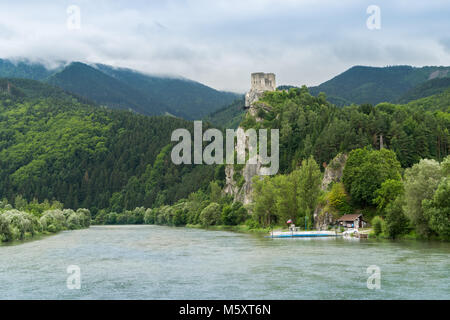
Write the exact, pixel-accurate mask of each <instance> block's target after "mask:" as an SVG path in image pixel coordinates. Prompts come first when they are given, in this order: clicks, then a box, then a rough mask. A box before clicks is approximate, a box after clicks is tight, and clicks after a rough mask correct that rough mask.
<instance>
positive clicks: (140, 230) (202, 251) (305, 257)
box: [0, 226, 450, 299]
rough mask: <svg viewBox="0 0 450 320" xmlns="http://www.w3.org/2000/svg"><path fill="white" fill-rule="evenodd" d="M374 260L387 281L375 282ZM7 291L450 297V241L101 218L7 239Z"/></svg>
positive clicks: (2, 269)
mask: <svg viewBox="0 0 450 320" xmlns="http://www.w3.org/2000/svg"><path fill="white" fill-rule="evenodd" d="M70 265H76V266H78V267H79V269H80V275H81V277H80V278H81V288H80V289H79V290H77V289H72V290H71V289H68V287H67V283H66V282H67V278H68V277H69V274H68V273H67V267H68V266H70ZM371 265H375V266H377V267H378V268H379V270H380V288H379V289H377V288H375V289H368V287H367V279H368V277H369V276H370V274H368V273H367V272H366V271H367V268H368V267H369V266H371ZM371 283H375V282H371ZM0 298H1V299H449V298H450V244H449V243H439V242H419V241H398V242H393V241H376V240H346V239H342V238H324V239H271V238H264V237H263V236H261V235H252V234H242V233H233V232H224V231H208V230H203V229H189V228H171V227H163V226H93V227H90V228H89V229H85V230H76V231H64V232H61V233H59V234H56V235H53V236H48V237H44V238H41V239H38V240H34V241H30V242H25V243H21V244H14V245H1V246H0Z"/></svg>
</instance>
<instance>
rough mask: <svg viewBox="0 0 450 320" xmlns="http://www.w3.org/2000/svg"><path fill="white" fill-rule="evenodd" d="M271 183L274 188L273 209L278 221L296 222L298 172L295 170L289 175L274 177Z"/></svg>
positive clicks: (297, 211)
mask: <svg viewBox="0 0 450 320" xmlns="http://www.w3.org/2000/svg"><path fill="white" fill-rule="evenodd" d="M272 183H273V186H274V188H275V195H276V200H275V207H276V215H277V218H278V221H283V222H285V221H287V220H289V219H293V220H294V221H295V220H297V218H298V216H299V207H298V201H297V189H298V184H299V171H298V170H296V171H294V172H292V173H291V174H289V175H278V176H275V177H274V178H272Z"/></svg>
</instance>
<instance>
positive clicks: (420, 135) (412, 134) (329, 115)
mask: <svg viewBox="0 0 450 320" xmlns="http://www.w3.org/2000/svg"><path fill="white" fill-rule="evenodd" d="M446 98H447V99H448V96H446ZM448 104H449V101H448V100H447V101H445V100H444V99H442V102H441V105H442V107H443V108H446V106H448ZM257 105H260V106H262V105H268V106H269V107H270V108H269V109H270V111H269V112H267V111H265V110H266V109H267V108H259V110H260V111H259V112H258V116H260V117H262V118H263V119H264V121H263V122H262V123H257V122H256V121H255V119H254V118H252V117H251V116H249V115H248V114H247V116H246V118H245V119H244V121H243V123H242V125H243V126H244V127H245V128H250V127H253V128H258V127H264V128H273V129H280V162H281V163H280V169H281V171H282V172H290V171H291V170H292V169H293V168H295V167H296V166H297V165H298V164H299V163H300V161H301V159H305V158H308V157H309V156H311V155H312V156H314V158H315V159H316V160H317V161H318V162H319V163H321V164H322V163H324V162H325V163H328V162H329V161H330V160H331V159H332V158H334V156H336V155H337V154H338V153H340V152H348V151H350V150H353V149H356V148H363V147H365V146H371V147H373V148H376V149H378V148H379V147H380V137H381V136H383V141H384V146H385V147H388V148H390V149H392V150H394V151H395V153H396V155H397V158H398V159H399V161H400V163H401V164H402V166H403V167H409V166H411V165H412V164H414V163H416V162H418V161H419V160H420V159H421V158H433V159H437V160H442V159H443V158H444V157H445V156H446V155H448V154H449V150H450V149H449V148H450V140H449V139H450V137H449V128H450V122H449V121H450V119H449V115H448V113H445V112H441V111H435V110H439V107H438V106H437V105H434V106H433V107H432V110H427V108H428V107H427V106H426V105H425V104H424V106H423V107H420V105H421V103H418V104H417V105H414V104H413V103H411V104H409V105H396V104H390V103H382V104H379V105H377V106H372V105H370V104H363V105H359V106H356V105H353V106H348V107H344V108H338V107H336V106H334V105H332V104H330V103H329V102H327V100H326V97H325V95H319V96H318V97H314V96H312V95H310V94H309V92H308V89H307V88H306V87H303V88H301V89H291V90H290V91H289V92H286V91H275V92H267V93H266V95H265V96H264V98H262V99H261V100H260V101H259V102H257ZM442 110H445V109H442Z"/></svg>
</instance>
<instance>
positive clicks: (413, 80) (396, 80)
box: [309, 66, 450, 106]
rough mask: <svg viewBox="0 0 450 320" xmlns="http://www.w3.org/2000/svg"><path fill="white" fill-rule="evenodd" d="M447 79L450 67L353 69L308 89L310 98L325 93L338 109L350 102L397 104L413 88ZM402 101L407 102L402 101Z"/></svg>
mask: <svg viewBox="0 0 450 320" xmlns="http://www.w3.org/2000/svg"><path fill="white" fill-rule="evenodd" d="M446 77H450V67H422V68H416V67H411V66H392V67H384V68H377V67H366V66H355V67H352V68H350V69H348V70H347V71H345V72H343V73H341V74H339V75H337V76H336V77H334V78H333V79H331V80H328V81H326V82H324V83H322V84H320V85H319V86H316V87H311V88H309V89H310V92H311V94H313V95H317V94H319V92H324V93H326V95H327V96H328V97H330V101H331V102H333V103H334V104H337V105H340V106H342V105H349V104H351V103H356V104H362V103H371V104H377V103H380V102H397V101H399V99H401V97H402V96H403V95H404V94H406V93H407V92H408V91H409V90H412V89H413V88H414V87H416V86H418V85H420V84H423V83H425V82H426V81H428V80H431V79H435V78H446ZM434 93H436V92H431V93H430V94H434ZM422 97H423V96H422ZM417 98H419V97H417ZM417 98H415V99H417ZM413 99H414V98H413ZM401 102H406V101H405V98H403V99H402V101H401Z"/></svg>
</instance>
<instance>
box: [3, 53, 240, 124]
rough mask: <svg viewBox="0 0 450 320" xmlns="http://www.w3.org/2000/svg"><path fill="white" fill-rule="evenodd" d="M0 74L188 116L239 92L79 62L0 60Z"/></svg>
mask: <svg viewBox="0 0 450 320" xmlns="http://www.w3.org/2000/svg"><path fill="white" fill-rule="evenodd" d="M0 78H25V79H34V80H40V81H44V82H47V83H49V84H51V85H54V86H57V87H59V88H62V89H64V90H66V91H69V92H71V93H74V94H76V95H77V96H80V97H84V98H86V99H89V100H91V101H93V102H95V103H97V104H100V105H105V106H108V107H110V108H115V109H125V110H133V111H135V112H137V113H141V114H145V115H161V114H171V115H174V116H177V117H182V118H185V119H189V120H192V119H201V118H203V117H204V116H206V115H208V114H210V113H212V112H214V111H216V110H218V109H220V108H223V107H224V106H227V105H229V104H231V103H232V102H233V101H234V100H235V99H236V98H238V97H239V95H238V94H235V93H231V92H223V91H218V90H215V89H213V88H210V87H207V86H205V85H203V84H201V83H198V82H195V81H192V80H188V79H180V78H171V77H163V76H151V75H146V74H144V73H141V72H138V71H134V70H131V69H124V68H114V67H111V66H107V65H102V64H94V65H87V64H84V63H80V62H73V63H70V64H68V65H66V66H61V67H59V68H57V69H47V68H46V67H45V66H44V65H42V64H39V63H31V62H28V61H22V62H18V63H14V62H12V61H10V60H1V59H0Z"/></svg>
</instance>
